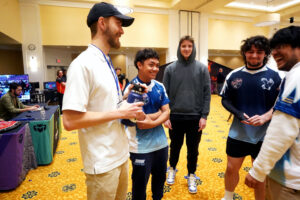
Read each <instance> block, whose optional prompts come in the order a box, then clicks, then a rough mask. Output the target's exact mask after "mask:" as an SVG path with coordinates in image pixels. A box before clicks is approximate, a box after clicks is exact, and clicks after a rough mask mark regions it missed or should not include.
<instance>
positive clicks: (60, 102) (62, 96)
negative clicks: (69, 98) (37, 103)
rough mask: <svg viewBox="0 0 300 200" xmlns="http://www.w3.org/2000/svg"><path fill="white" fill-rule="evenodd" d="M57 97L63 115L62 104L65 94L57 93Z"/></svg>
mask: <svg viewBox="0 0 300 200" xmlns="http://www.w3.org/2000/svg"><path fill="white" fill-rule="evenodd" d="M57 95H58V105H59V109H60V113H62V103H63V98H64V94H61V93H59V92H57Z"/></svg>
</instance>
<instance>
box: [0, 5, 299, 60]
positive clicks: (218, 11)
mask: <svg viewBox="0 0 300 200" xmlns="http://www.w3.org/2000/svg"><path fill="white" fill-rule="evenodd" d="M36 1H38V2H43V1H44V2H51V1H52V2H54V3H55V2H66V3H68V2H70V3H83V4H94V3H98V2H99V1H101V0H36ZM104 1H106V2H110V3H113V4H117V5H118V4H119V5H120V4H124V3H125V4H127V5H130V7H133V8H134V9H135V8H154V9H164V10H168V9H173V10H174V9H176V10H191V11H198V12H206V13H208V14H209V15H212V16H231V17H235V18H236V17H240V18H244V19H245V18H247V19H253V18H254V17H257V16H259V15H261V14H265V13H272V12H276V13H279V14H280V16H281V22H282V23H289V19H290V17H294V23H295V24H297V25H300V0H104ZM3 44H6V45H7V44H8V45H12V44H13V45H16V44H18V43H17V42H16V41H14V40H12V39H11V38H8V37H7V36H5V35H4V34H2V33H1V32H0V45H1V46H3ZM19 48H20V47H19ZM56 48H57V47H56ZM63 48H67V47H63ZM71 48H72V49H73V48H74V47H71ZM78 48H79V49H74V50H75V51H81V50H82V49H83V47H78ZM157 50H160V49H157ZM119 52H120V53H122V49H121V50H119ZM211 53H216V54H218V52H211ZM228 53H229V54H232V53H236V52H226V54H228Z"/></svg>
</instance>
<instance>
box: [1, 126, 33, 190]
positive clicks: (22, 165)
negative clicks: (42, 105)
mask: <svg viewBox="0 0 300 200" xmlns="http://www.w3.org/2000/svg"><path fill="white" fill-rule="evenodd" d="M36 167H37V163H36V159H35V154H34V150H33V145H32V139H31V134H30V131H29V127H28V124H27V123H23V124H22V125H21V126H19V127H18V128H16V129H13V130H10V131H8V132H6V133H3V134H0V190H11V189H14V188H16V187H17V186H18V185H19V184H20V183H21V182H22V181H23V180H24V179H25V177H26V174H27V173H28V171H29V170H30V169H31V168H36Z"/></svg>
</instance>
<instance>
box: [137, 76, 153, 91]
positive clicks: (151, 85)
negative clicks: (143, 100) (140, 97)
mask: <svg viewBox="0 0 300 200" xmlns="http://www.w3.org/2000/svg"><path fill="white" fill-rule="evenodd" d="M136 80H137V82H139V83H142V84H146V85H147V88H148V91H149V92H151V91H152V88H153V87H154V85H155V82H154V80H151V81H150V82H149V83H144V82H143V81H142V80H141V79H140V78H139V77H138V76H136Z"/></svg>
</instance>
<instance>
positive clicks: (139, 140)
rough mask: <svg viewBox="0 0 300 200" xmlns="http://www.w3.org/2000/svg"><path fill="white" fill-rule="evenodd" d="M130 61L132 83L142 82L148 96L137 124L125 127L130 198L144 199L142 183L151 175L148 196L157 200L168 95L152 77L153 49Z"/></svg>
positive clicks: (155, 64) (164, 151)
mask: <svg viewBox="0 0 300 200" xmlns="http://www.w3.org/2000/svg"><path fill="white" fill-rule="evenodd" d="M134 64H135V66H136V68H137V69H138V75H137V77H136V78H134V79H133V80H132V82H133V83H137V84H146V85H147V88H148V93H147V96H148V100H147V102H145V105H144V106H143V111H144V113H145V114H146V116H145V117H146V118H145V119H144V120H143V121H138V122H137V126H134V127H127V128H126V132H127V135H128V138H129V151H130V160H131V162H132V176H131V178H132V199H133V200H146V187H147V183H148V180H149V176H150V174H151V175H152V183H151V186H152V187H151V188H152V198H153V199H154V200H160V199H162V197H163V188H164V183H165V180H166V170H167V160H168V140H167V137H166V134H165V131H164V129H163V127H162V123H164V122H165V121H166V120H168V119H169V99H168V96H167V94H166V90H165V88H164V86H163V84H162V83H159V82H158V81H156V80H154V79H155V77H156V75H157V73H158V71H159V57H158V54H157V53H156V52H155V51H154V50H153V49H143V50H140V51H138V52H137V54H136V56H135V61H134Z"/></svg>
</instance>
